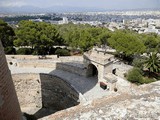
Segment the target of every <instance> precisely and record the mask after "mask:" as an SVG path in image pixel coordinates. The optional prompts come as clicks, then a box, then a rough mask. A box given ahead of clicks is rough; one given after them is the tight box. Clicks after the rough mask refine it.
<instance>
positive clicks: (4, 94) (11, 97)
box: [0, 41, 22, 120]
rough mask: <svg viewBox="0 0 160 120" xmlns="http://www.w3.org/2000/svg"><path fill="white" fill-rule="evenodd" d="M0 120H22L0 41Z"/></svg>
mask: <svg viewBox="0 0 160 120" xmlns="http://www.w3.org/2000/svg"><path fill="white" fill-rule="evenodd" d="M0 120H22V114H21V111H20V106H19V103H18V99H17V95H16V92H15V88H14V85H13V81H12V78H11V74H10V71H9V69H8V66H7V62H6V58H5V55H4V51H3V47H2V45H1V41H0Z"/></svg>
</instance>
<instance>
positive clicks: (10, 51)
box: [4, 47, 16, 54]
mask: <svg viewBox="0 0 160 120" xmlns="http://www.w3.org/2000/svg"><path fill="white" fill-rule="evenodd" d="M4 51H5V54H16V49H15V48H14V47H6V48H4Z"/></svg>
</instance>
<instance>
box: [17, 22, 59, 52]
mask: <svg viewBox="0 0 160 120" xmlns="http://www.w3.org/2000/svg"><path fill="white" fill-rule="evenodd" d="M16 36H17V39H16V40H15V41H14V45H15V46H30V47H31V48H32V49H35V50H37V52H38V51H41V50H42V49H45V51H44V52H45V53H42V54H47V53H48V52H49V49H50V48H51V47H53V46H54V45H60V44H62V39H61V37H60V35H59V33H58V32H57V30H56V28H55V26H54V25H51V24H49V23H44V22H39V23H38V22H32V21H21V22H20V23H19V24H18V28H17V29H16Z"/></svg>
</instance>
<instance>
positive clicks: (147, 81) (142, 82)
mask: <svg viewBox="0 0 160 120" xmlns="http://www.w3.org/2000/svg"><path fill="white" fill-rule="evenodd" d="M155 81H156V80H154V79H151V78H143V79H142V80H141V81H139V82H140V83H141V84H144V83H145V84H148V83H151V82H155Z"/></svg>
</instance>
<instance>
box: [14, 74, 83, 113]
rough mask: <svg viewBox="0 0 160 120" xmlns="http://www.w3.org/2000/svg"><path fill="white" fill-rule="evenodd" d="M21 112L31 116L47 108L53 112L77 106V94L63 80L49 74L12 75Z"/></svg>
mask: <svg viewBox="0 0 160 120" xmlns="http://www.w3.org/2000/svg"><path fill="white" fill-rule="evenodd" d="M12 77H13V81H14V84H15V88H16V91H17V95H18V99H19V102H20V106H21V109H22V111H23V112H26V113H29V114H31V113H32V114H33V113H36V112H37V113H36V114H37V115H40V114H41V113H38V111H39V110H40V109H43V108H47V109H51V110H54V111H58V110H62V109H66V108H69V107H72V106H75V105H77V104H79V102H80V101H79V92H77V91H76V90H75V89H74V88H73V87H72V86H71V85H70V84H69V83H67V82H66V81H64V80H63V79H61V78H59V77H57V76H53V75H49V74H13V75H12Z"/></svg>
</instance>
